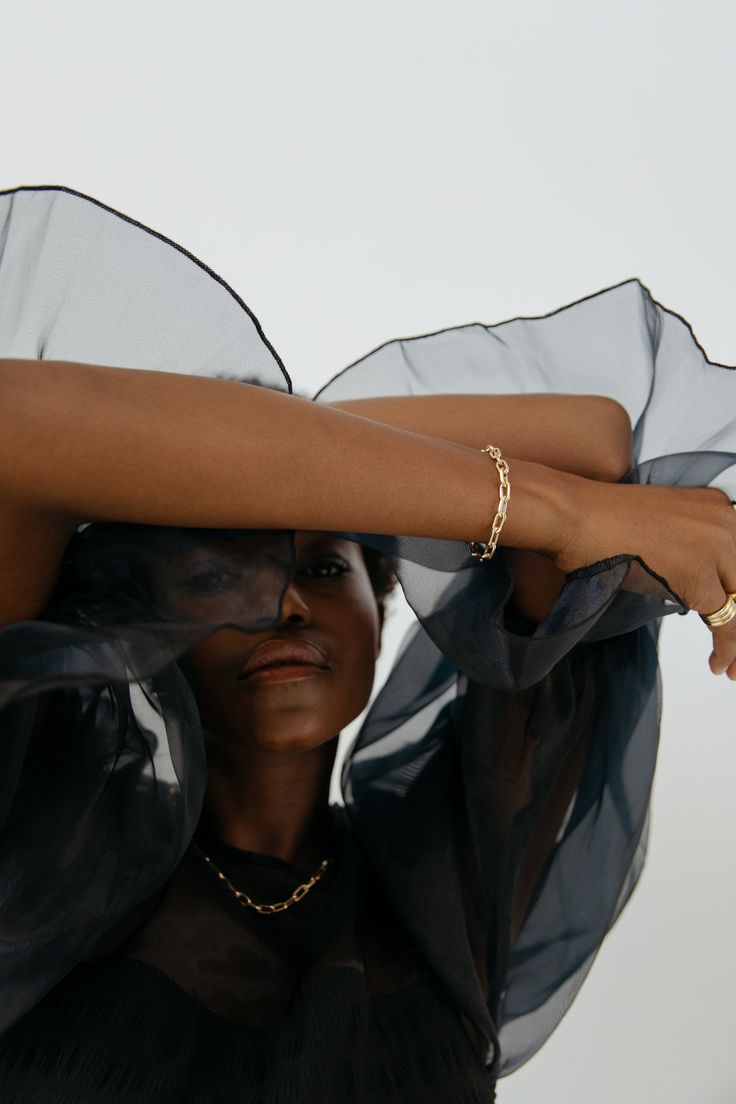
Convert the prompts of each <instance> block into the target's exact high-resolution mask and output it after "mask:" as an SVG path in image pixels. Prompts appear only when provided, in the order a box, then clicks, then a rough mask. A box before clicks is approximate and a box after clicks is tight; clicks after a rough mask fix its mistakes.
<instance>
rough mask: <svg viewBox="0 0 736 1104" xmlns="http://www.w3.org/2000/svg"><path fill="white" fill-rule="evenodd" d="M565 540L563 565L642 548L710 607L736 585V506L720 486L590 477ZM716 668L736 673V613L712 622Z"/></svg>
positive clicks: (696, 602) (697, 606)
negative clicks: (601, 480) (715, 623)
mask: <svg viewBox="0 0 736 1104" xmlns="http://www.w3.org/2000/svg"><path fill="white" fill-rule="evenodd" d="M571 516H573V517H574V520H573V521H572V522H571V523H570V524H569V525H568V526H567V533H568V534H569V535H566V536H565V538H564V546H563V547H561V548H560V550H559V552H557V553H556V554H555V555H554V556H553V561H554V563H555V564H556V566H557V567H558V568H560V570H562V571H564V572H566V573H567V572H570V571H574V570H575V568H578V567H584V566H586V565H588V564H591V563H595V562H596V561H597V560H602V559H605V558H606V557H608V556H616V555H620V554H621V553H629V554H633V555H638V556H640V557H641V558H642V559H643V560H644V562H645V563H646V564H647V566H648V567H650V568H651V569H652V570H653V571H655V572H656V573H657V574H658V575H661V576H663V577H664V578H665V579H666V580H667V583H668V585H669V586H670V587H671V589H672V590H673V591H674V592H675V593H676V594H678V595H679V596H680V597H681V598H682V599H683V601H684V602H685V604H686V605H688V606H689V607H690V608H691V609H693V610H696V611H697V612H698V613H701V614H712V613H715V611H716V610H717V609H720V607H721V606H722V605H723V604H724V603H725V601H726V595H727V594H728V593H733V592H734V591H736V510H734V508H733V506H732V505H731V499H730V498H729V497H728V495H727V494H726V493H725V492H724V491H722V490H720V489H719V488H718V487H670V486H660V485H655V484H625V483H617V484H608V483H606V484H604V483H596V482H594V481H592V480H591V481H587V482H586V488H585V497H584V498H583V499H581V498H580V497H579V496H578V498H577V501H576V502H575V506H574V515H571ZM710 631H711V632H712V634H713V652H712V653H711V655H710V657H709V665H710V669H711V671H713V673H714V674H722V672H723V671H727V672H728V677H729V678H731V679H736V618H733V619H732V620H731V621H730V622H729V623H728V624H726V625H721V626H719V627H718V628H715V629H711V630H710Z"/></svg>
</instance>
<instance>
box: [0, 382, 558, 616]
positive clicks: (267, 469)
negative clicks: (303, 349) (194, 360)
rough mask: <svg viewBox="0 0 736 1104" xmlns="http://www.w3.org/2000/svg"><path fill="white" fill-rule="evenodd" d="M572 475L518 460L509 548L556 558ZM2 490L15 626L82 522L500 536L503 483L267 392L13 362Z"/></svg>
mask: <svg viewBox="0 0 736 1104" xmlns="http://www.w3.org/2000/svg"><path fill="white" fill-rule="evenodd" d="M568 478H573V477H568ZM562 479H563V477H562V475H561V473H557V472H554V471H552V470H551V469H548V468H546V467H544V466H542V465H540V464H535V463H527V462H525V461H523V460H516V461H514V490H513V493H514V505H515V509H514V511H513V512H512V513H513V516H512V514H511V513H510V515H509V520H508V521H507V523H506V525H505V526H504V541H505V543H507V544H517V545H518V546H522V547H532V548H535V549H537V550H539V551H544V552H547V553H549V554H552V552H553V551H554V548H555V547H556V546H557V544H558V543H559V539H560V534H559V533H558V530H559V529H560V527H561V526H563V525H564V514H565V510H566V502H567V501H568V498H567V496H566V493H565V488H564V487H563V483H562ZM0 492H1V493H2V502H3V509H4V517H3V519H2V525H1V527H0V530H1V531H2V534H3V535H2V551H0V555H1V556H2V562H0V570H2V571H3V575H4V577H5V579H6V580H7V579H8V578H9V577H12V578H13V580H14V582H15V586H14V587H4V588H3V591H4V594H3V598H2V601H3V603H4V608H3V610H2V616H3V620H5V621H6V622H7V621H8V620H18V619H21V618H25V617H32V616H34V615H35V614H36V613H37V612H38V610H39V609H40V608H42V607H43V604H44V596H45V594H47V593H48V591H49V590H50V586H51V585H52V583H53V579H54V576H55V570H56V564H58V562H59V558H60V555H61V551H62V550H63V547H64V543H65V541H66V539H68V537H69V536H70V535H71V533H72V532H73V531H74V527H75V526H76V525H77V524H79V523H81V522H84V521H95V520H113V521H131V522H139V523H144V524H156V525H183V526H205V527H214V528H217V527H228V528H230V527H232V528H275V529H288V528H295V529H325V530H330V529H347V530H357V531H371V532H378V533H399V534H403V535H419V536H430V537H432V536H434V537H444V538H450V539H458V540H486V539H487V537H488V532H489V529H490V523H491V521H492V518H493V515H494V513H495V508H496V503H497V492H498V482H497V476H496V472H495V468H494V466H493V464H492V463H491V462H490V461H489V460H488V457H487V456H484V455H482V454H481V453H480V452H479V450H477V449H471V448H468V447H467V446H464V445H459V444H455V443H452V442H449V441H441V440H437V439H436V438H433V437H428V436H424V435H420V434H417V433H413V432H410V431H407V430H403V429H398V428H396V427H393V426H388V425H382V424H379V423H377V422H374V421H372V420H369V419H367V418H363V417H359V416H357V415H355V414H352V413H348V412H346V411H342V410H335V409H332V408H330V407H329V406H320V405H318V404H315V403H312V402H310V401H308V400H306V399H301V398H298V397H296V396H293V395H285V394H283V393H280V392H277V391H273V390H270V389H268V388H262V387H257V386H253V385H249V384H243V383H236V382H232V381H226V380H211V379H202V378H198V377H194V376H188V375H178V374H174V373H165V372H147V371H137V370H131V369H125V368H108V367H97V366H91V365H83V364H74V363H57V362H52V361H12V360H5V361H0ZM21 519H22V521H21ZM35 534H38V539H36V537H35ZM31 535H34V536H33V540H34V543H35V546H36V547H35V548H34V549H33V550H32V551H30V552H29V550H28V549H27V548H25V547H24V546H25V544H27V542H28V540H29V539H30V538H31ZM19 544H20V545H23V547H21V546H19ZM29 557H30V558H29ZM29 577H30V578H29Z"/></svg>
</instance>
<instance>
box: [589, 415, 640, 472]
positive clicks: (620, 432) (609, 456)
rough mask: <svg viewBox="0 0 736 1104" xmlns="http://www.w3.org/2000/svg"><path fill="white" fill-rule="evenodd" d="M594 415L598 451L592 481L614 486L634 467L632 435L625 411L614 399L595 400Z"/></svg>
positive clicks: (628, 418)
mask: <svg viewBox="0 0 736 1104" xmlns="http://www.w3.org/2000/svg"><path fill="white" fill-rule="evenodd" d="M598 406H599V409H598V410H597V411H596V415H595V416H596V423H597V426H598V437H599V448H598V449H597V456H596V465H595V471H594V473H593V475H592V478H594V479H597V480H599V481H600V482H602V483H618V482H620V480H621V479H623V477H624V476H625V475H626V474H627V473H628V472H629V471H631V469H632V468H633V466H634V431H633V428H632V425H631V419H630V417H629V413H628V411H627V410H626V407H624V406H622V405H621V403H619V402H617V401H616V400H615V399H609V398H607V397H605V396H598Z"/></svg>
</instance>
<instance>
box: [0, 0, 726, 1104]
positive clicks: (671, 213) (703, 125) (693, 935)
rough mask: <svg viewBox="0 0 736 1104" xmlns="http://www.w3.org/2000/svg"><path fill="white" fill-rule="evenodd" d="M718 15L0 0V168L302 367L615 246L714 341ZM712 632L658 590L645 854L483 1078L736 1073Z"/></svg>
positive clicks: (720, 217)
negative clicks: (62, 197) (596, 934)
mask: <svg viewBox="0 0 736 1104" xmlns="http://www.w3.org/2000/svg"><path fill="white" fill-rule="evenodd" d="M735 31H736V14H734V7H733V5H732V4H730V3H726V2H713V0H706V2H704V3H703V2H701V3H699V4H698V5H697V6H696V5H695V4H693V3H688V4H684V3H682V2H681V0H669V2H667V3H665V2H662V0H657V2H650V0H639V2H633V0H615V2H612V0H585V2H583V0H556V2H555V3H551V2H549V0H546V2H545V0H533V2H530V0H515V2H513V3H511V2H509V0H507V2H506V3H504V4H500V3H481V2H480V0H454V2H453V3H452V4H449V3H438V2H436V0H421V2H418V0H408V2H406V0H405V2H401V0H393V2H390V3H389V2H387V0H371V3H370V4H367V3H363V4H356V3H353V2H349V0H348V2H346V0H342V2H339V0H331V2H327V0H310V2H307V0H268V2H264V0H261V2H260V3H258V4H256V3H254V2H252V0H240V2H238V3H234V2H229V3H228V2H223V0H215V2H214V3H210V4H209V5H206V6H205V5H204V4H202V3H201V2H200V3H197V4H193V3H191V2H189V0H178V2H177V3H170V2H162V3H156V2H155V0H154V2H150V0H149V2H147V3H140V0H128V2H127V3H126V4H125V5H115V6H112V5H104V4H99V3H96V4H93V3H89V2H82V0H67V2H66V3H63V4H58V3H55V4H51V3H34V2H32V0H31V2H30V3H29V2H28V0H24V2H22V3H21V2H19V0H10V2H9V0H3V3H2V47H3V48H2V66H1V67H0V88H1V89H2V105H3V112H2V153H1V154H0V157H1V158H2V172H1V173H0V187H12V186H15V185H20V184H42V183H45V184H65V185H67V186H69V187H72V188H76V189H79V190H81V191H83V192H86V193H88V194H91V195H93V196H95V197H97V198H98V199H101V200H103V201H104V202H106V203H108V204H110V205H112V206H113V207H116V208H117V209H119V210H121V211H123V212H125V213H127V214H129V215H131V216H133V217H134V218H137V219H139V220H141V221H142V222H144V223H145V224H147V225H148V226H151V227H153V228H155V229H157V230H159V231H160V232H162V233H164V234H166V235H168V236H169V237H172V238H173V239H174V240H175V241H178V242H179V243H180V244H182V245H184V246H186V247H187V248H188V249H190V250H191V251H192V252H193V253H194V254H195V255H196V256H198V257H199V258H200V259H202V260H203V261H205V262H206V263H208V264H209V265H210V266H211V267H213V268H214V269H215V271H217V272H218V273H219V274H220V275H221V276H223V277H224V278H225V279H226V280H227V281H228V282H229V283H231V284H232V286H233V287H235V289H236V290H237V291H239V292H240V294H241V295H242V296H243V297H244V298H245V299H246V301H247V302H248V303H249V304H250V306H251V307H252V308H253V309H254V310H255V312H256V313H257V315H258V316H259V318H260V319H261V321H262V323H263V325H264V328H265V330H266V333H267V334H268V335H269V337H270V338H271V340H272V341H273V343H274V345H275V346H276V348H277V349H278V350H279V352H280V353H281V355H282V356H283V357H284V359H285V361H286V364H287V366H288V368H289V370H290V371H291V373H292V375H293V377H294V381H295V387H296V389H297V390H298V391H300V392H302V393H310V394H311V393H312V392H313V391H314V389H315V388H316V387H317V386H318V385H319V384H320V383H322V382H324V380H325V379H327V378H328V377H329V376H331V375H332V374H333V373H334V372H335V371H337V370H339V369H340V368H342V367H343V366H344V365H345V364H347V363H348V362H350V361H352V360H353V359H355V358H357V357H359V356H361V355H362V354H363V353H365V352H367V351H368V350H369V349H371V348H373V347H374V346H375V345H377V344H379V343H381V342H383V341H385V340H387V339H389V338H392V337H396V336H404V335H409V334H414V333H421V332H424V331H427V330H435V329H438V328H441V327H443V326H447V325H454V324H458V323H463V322H470V321H483V322H486V323H492V322H498V321H502V320H504V319H506V318H510V317H513V316H515V315H518V314H523V315H530V314H541V313H545V312H547V311H549V310H552V309H554V308H556V307H558V306H561V305H563V304H565V303H568V302H570V301H572V300H575V299H577V298H580V297H581V296H583V295H586V294H589V293H591V292H594V291H597V290H599V289H600V288H603V287H606V286H609V285H611V284H614V283H617V282H619V281H621V280H623V279H626V278H628V277H630V276H638V277H640V278H641V280H642V281H643V282H644V283H645V284H646V285H647V286H648V287H649V288H650V289H651V291H652V293H653V294H654V296H655V298H656V299H658V300H659V301H660V302H662V303H663V304H664V305H665V306H667V307H670V308H671V309H673V310H675V311H677V312H678V313H680V314H682V315H684V316H685V317H686V318H687V319H688V320H689V321H690V322H691V323H692V325H693V327H694V329H695V333H696V335H697V336H698V338H699V340H700V342H701V343H702V344H703V345H704V347H705V349H706V351H707V352H708V354H709V356H710V358H711V359H712V360H718V361H723V362H726V363H733V362H734V361H735V360H736V312H734V290H735V287H734V276H733V255H734V244H735V241H734V238H735V233H734V229H735V228H734V170H735V169H736V156H735V155H734V102H735V100H736V93H735V92H734V76H733V74H734V61H733V41H734V32H735ZM491 438H492V434H491V435H490V437H489V439H491ZM402 618H403V619H404V620H403V621H402ZM404 624H406V621H405V613H403V612H401V610H400V609H399V607H398V605H397V610H396V612H395V614H394V615H393V617H392V620H391V623H390V626H389V632H388V634H387V640H386V654H385V655H384V657H383V662H382V666H381V668H380V669H379V679H380V677H381V673H384V674H385V669H386V664H387V662H388V659H389V654H390V650H391V644H392V641H395V639H396V637H397V635H398V631H399V628H400V627H402V626H403V625H404ZM709 652H710V635H709V633H708V631H707V629H706V627H705V626H704V625H703V624H702V622H700V620H699V619H698V618H697V616H696V615H694V614H692V615H690V616H689V617H687V618H678V617H676V616H673V617H670V618H668V619H667V620H666V622H665V625H664V628H663V642H662V651H661V661H662V669H663V676H664V683H665V700H664V709H663V747H662V752H661V758H660V764H659V770H658V777H657V783H656V787H655V796H654V818H653V831H652V845H651V852H650V859H649V862H648V866H647V869H646V871H645V874H644V877H643V880H642V883H641V885H640V887H639V889H638V891H637V893H636V895H635V898H634V900H633V901H632V903H631V904H630V906H629V907H628V909H627V911H626V912H625V914H624V916H623V917H622V918H621V920H620V922H619V924H618V926H617V928H616V929H615V930H614V932H613V933H612V934H611V936H610V937H609V939H608V940H607V942H606V944H605V945H604V948H603V949H602V951H601V953H600V955H599V958H598V961H597V963H596V965H595V966H594V969H593V972H592V974H591V976H590V977H589V979H588V980H587V982H586V983H585V986H584V988H583V991H582V993H581V995H580V996H579V998H578V999H577V1001H576V1003H575V1005H574V1006H573V1008H572V1010H571V1011H570V1013H569V1014H568V1015H567V1017H566V1019H565V1020H564V1021H563V1023H562V1025H561V1026H560V1028H559V1029H558V1030H557V1032H556V1033H555V1035H554V1036H553V1037H552V1039H551V1040H550V1042H549V1043H548V1044H547V1045H546V1046H545V1047H544V1048H543V1050H542V1051H541V1052H540V1053H539V1054H538V1055H537V1056H536V1057H535V1058H533V1059H532V1060H531V1062H530V1063H529V1064H528V1065H527V1066H526V1067H524V1068H523V1069H522V1070H520V1071H519V1072H518V1073H516V1074H514V1075H512V1076H511V1077H510V1078H508V1079H506V1080H504V1081H503V1082H502V1083H501V1086H500V1090H499V1097H500V1100H501V1101H502V1102H503V1104H541V1102H544V1104H558V1102H565V1104H590V1102H591V1101H596V1104H614V1102H616V1104H620V1102H621V1101H627V1104H645V1102H646V1104H659V1102H665V1101H666V1102H667V1104H732V1102H733V1101H734V1100H736V1046H734V1042H733V1038H732V1036H733V1029H734V1027H736V1017H735V1016H734V1013H733V1007H732V993H733V988H734V983H735V982H736V968H735V966H734V959H735V954H734V950H733V945H732V938H731V927H732V919H733V917H734V916H735V915H736V888H735V885H734V881H735V880H734V878H733V873H732V871H733V853H734V847H735V845H736V809H735V808H734V803H733V800H732V794H733V791H734V780H735V778H736V750H735V748H734V741H735V740H736V731H735V729H736V724H735V723H734V707H735V706H736V686H734V685H733V684H732V683H730V682H729V680H728V679H727V678H726V677H725V676H723V677H721V678H716V677H714V676H713V675H712V674H711V673H710V671H709V669H708V665H707V658H708V655H709ZM346 1104H348V1102H346Z"/></svg>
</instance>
